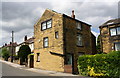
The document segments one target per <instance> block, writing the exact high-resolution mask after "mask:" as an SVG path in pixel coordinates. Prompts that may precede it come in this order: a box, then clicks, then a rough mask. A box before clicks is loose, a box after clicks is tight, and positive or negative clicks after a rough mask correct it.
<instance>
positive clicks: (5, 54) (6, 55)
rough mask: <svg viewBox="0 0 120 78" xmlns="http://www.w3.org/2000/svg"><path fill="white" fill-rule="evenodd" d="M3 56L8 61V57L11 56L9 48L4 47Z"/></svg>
mask: <svg viewBox="0 0 120 78" xmlns="http://www.w3.org/2000/svg"><path fill="white" fill-rule="evenodd" d="M1 55H2V57H3V58H4V60H6V61H8V58H9V57H10V53H9V51H8V50H7V48H2V53H1Z"/></svg>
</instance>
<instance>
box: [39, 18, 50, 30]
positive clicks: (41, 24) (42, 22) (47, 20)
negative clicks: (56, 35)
mask: <svg viewBox="0 0 120 78" xmlns="http://www.w3.org/2000/svg"><path fill="white" fill-rule="evenodd" d="M49 21H51V23H50V24H51V27H49V28H48V24H47V23H48V22H49ZM43 23H45V24H46V29H43V26H42V24H43ZM50 28H52V19H49V20H46V21H44V22H41V31H44V30H47V29H50Z"/></svg>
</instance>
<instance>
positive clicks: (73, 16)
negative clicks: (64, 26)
mask: <svg viewBox="0 0 120 78" xmlns="http://www.w3.org/2000/svg"><path fill="white" fill-rule="evenodd" d="M71 17H72V18H74V19H75V15H74V10H72V15H71Z"/></svg>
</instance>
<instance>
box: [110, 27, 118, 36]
mask: <svg viewBox="0 0 120 78" xmlns="http://www.w3.org/2000/svg"><path fill="white" fill-rule="evenodd" d="M111 29H115V33H116V35H117V30H116V28H115V27H114V28H110V36H116V35H111Z"/></svg>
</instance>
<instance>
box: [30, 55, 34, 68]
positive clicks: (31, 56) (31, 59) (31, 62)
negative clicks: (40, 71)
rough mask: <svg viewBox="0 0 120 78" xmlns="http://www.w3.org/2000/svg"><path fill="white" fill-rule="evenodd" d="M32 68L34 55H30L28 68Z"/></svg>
mask: <svg viewBox="0 0 120 78" xmlns="http://www.w3.org/2000/svg"><path fill="white" fill-rule="evenodd" d="M33 67H34V55H30V68H33Z"/></svg>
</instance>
